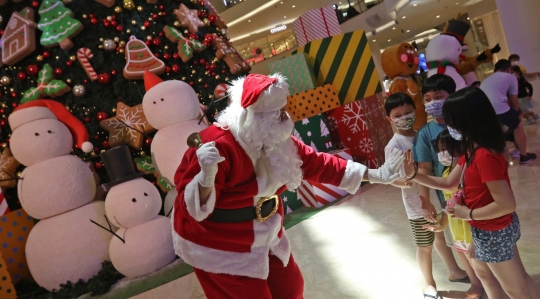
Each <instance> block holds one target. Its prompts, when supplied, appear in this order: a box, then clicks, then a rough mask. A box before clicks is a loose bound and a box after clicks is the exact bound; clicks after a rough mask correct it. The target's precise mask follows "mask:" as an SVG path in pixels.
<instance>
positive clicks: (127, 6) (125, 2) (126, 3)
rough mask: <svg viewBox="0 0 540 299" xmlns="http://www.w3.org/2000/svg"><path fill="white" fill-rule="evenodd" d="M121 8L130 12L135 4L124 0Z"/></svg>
mask: <svg viewBox="0 0 540 299" xmlns="http://www.w3.org/2000/svg"><path fill="white" fill-rule="evenodd" d="M123 6H124V8H125V9H129V10H132V9H134V8H135V3H133V0H124V1H123Z"/></svg>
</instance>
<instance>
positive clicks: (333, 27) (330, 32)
mask: <svg viewBox="0 0 540 299" xmlns="http://www.w3.org/2000/svg"><path fill="white" fill-rule="evenodd" d="M293 30H294V35H295V36H296V41H297V42H298V45H299V46H303V45H305V44H307V43H309V42H310V41H314V40H318V39H321V38H325V37H329V36H334V35H338V34H341V27H340V26H339V21H338V18H337V15H336V11H335V10H334V8H333V7H323V8H319V9H313V10H308V11H306V12H305V13H303V14H302V15H301V16H300V17H298V19H296V21H294V22H293Z"/></svg>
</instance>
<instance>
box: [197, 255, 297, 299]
mask: <svg viewBox="0 0 540 299" xmlns="http://www.w3.org/2000/svg"><path fill="white" fill-rule="evenodd" d="M194 270H195V274H196V275H197V278H198V279H199V282H200V283H201V286H202V288H203V290H204V293H205V295H206V297H207V298H208V299H254V298H256V299H302V298H304V295H303V294H304V278H303V277H302V273H301V272H300V268H298V265H297V264H296V262H295V261H294V259H293V256H292V254H291V257H290V258H289V264H287V267H283V262H282V261H281V260H280V259H278V258H277V257H275V256H274V255H270V273H269V274H268V278H267V279H266V280H264V279H257V278H252V277H247V276H238V275H228V274H215V273H210V272H206V271H203V270H201V269H197V268H194Z"/></svg>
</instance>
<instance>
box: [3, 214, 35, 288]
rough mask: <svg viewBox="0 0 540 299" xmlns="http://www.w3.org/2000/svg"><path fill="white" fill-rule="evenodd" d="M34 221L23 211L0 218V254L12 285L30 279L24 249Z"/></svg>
mask: <svg viewBox="0 0 540 299" xmlns="http://www.w3.org/2000/svg"><path fill="white" fill-rule="evenodd" d="M33 227H34V219H32V217H30V216H29V215H28V214H26V212H25V211H24V210H23V209H18V210H15V211H13V212H11V213H9V214H6V215H4V216H2V217H0V253H2V256H3V258H4V260H5V261H6V266H7V271H8V272H9V274H10V275H11V280H12V282H13V283H17V282H18V281H19V280H20V279H21V278H31V277H32V276H31V275H30V270H29V269H28V265H27V263H26V257H25V254H24V248H25V247H26V240H27V239H28V235H29V234H30V230H32V228H33Z"/></svg>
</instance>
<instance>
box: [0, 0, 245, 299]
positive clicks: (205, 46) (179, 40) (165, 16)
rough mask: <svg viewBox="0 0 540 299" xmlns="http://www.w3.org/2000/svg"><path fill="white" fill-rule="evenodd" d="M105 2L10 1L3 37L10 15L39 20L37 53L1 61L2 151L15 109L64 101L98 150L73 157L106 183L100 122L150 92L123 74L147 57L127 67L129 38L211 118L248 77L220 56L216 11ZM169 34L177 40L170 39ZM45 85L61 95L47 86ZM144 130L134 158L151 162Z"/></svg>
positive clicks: (175, 2) (2, 17)
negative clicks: (190, 15)
mask: <svg viewBox="0 0 540 299" xmlns="http://www.w3.org/2000/svg"><path fill="white" fill-rule="evenodd" d="M100 2H103V1H91V0H84V1H83V0H63V1H61V0H33V1H32V0H22V1H17V3H15V1H7V2H6V3H5V4H4V5H3V6H1V7H0V38H2V36H3V35H4V32H6V31H7V30H8V28H7V27H8V21H9V19H10V17H11V15H12V14H13V13H14V12H18V11H21V10H23V9H24V8H25V7H30V8H32V9H33V10H34V11H35V12H37V13H36V14H35V19H34V22H36V23H38V30H36V31H35V33H36V37H35V42H36V49H35V51H34V52H32V53H31V54H29V55H26V54H25V55H26V56H25V57H24V58H23V59H21V60H20V61H19V62H18V63H17V64H15V65H12V66H8V65H3V66H2V63H0V145H1V148H0V151H2V152H3V151H4V150H6V149H8V148H9V140H10V136H11V129H10V126H9V123H8V118H9V116H10V114H11V113H12V111H13V110H14V109H15V108H16V107H18V106H19V105H20V104H22V103H23V102H25V101H31V100H33V98H34V96H35V95H36V94H39V97H38V98H52V99H53V100H55V101H58V102H61V103H62V104H64V105H65V106H66V107H67V108H68V109H69V110H70V111H71V112H72V113H73V114H74V115H75V116H76V117H77V118H78V119H80V120H81V121H82V122H83V123H84V124H85V125H86V128H87V130H88V133H89V136H90V142H92V143H93V146H94V150H93V151H92V152H91V153H89V154H85V153H83V152H82V151H81V150H79V149H75V150H74V151H73V153H74V154H76V155H78V156H79V157H81V158H82V159H83V160H85V161H88V162H90V163H91V164H92V165H93V166H94V168H95V170H96V172H97V174H98V175H99V176H100V178H101V181H102V182H108V181H109V178H108V176H107V172H106V171H105V168H104V167H103V162H102V160H101V159H100V153H102V152H103V151H105V150H107V149H109V148H110V145H109V132H107V131H106V130H105V129H103V128H102V127H101V126H100V122H101V121H103V120H106V119H109V118H111V117H115V115H116V112H117V111H116V109H117V106H118V103H119V102H120V103H121V104H125V105H127V106H129V107H135V106H137V105H140V104H141V102H142V98H143V95H144V93H145V88H144V82H143V81H142V79H139V78H129V79H127V78H126V77H125V68H126V66H137V65H138V64H137V63H138V62H140V61H142V60H144V58H139V57H131V58H130V59H131V64H129V63H128V59H127V58H128V56H126V54H130V53H131V54H133V53H134V52H133V51H135V50H136V49H134V48H128V47H126V46H127V44H128V43H129V42H130V38H131V37H133V39H136V40H138V42H140V43H142V45H143V46H146V47H145V49H143V50H141V53H142V54H143V55H148V56H149V59H151V61H152V62H154V61H159V62H162V63H163V69H162V72H159V71H153V72H154V73H156V74H159V76H160V78H161V79H163V80H182V81H184V82H186V83H188V84H189V85H190V86H191V87H193V89H194V90H195V92H196V93H197V96H198V98H199V101H200V103H201V104H202V105H205V106H207V107H208V109H209V111H208V113H207V116H208V118H209V119H210V121H213V120H214V116H215V114H216V113H218V112H219V111H220V110H222V109H224V108H225V106H226V104H227V101H226V100H222V101H219V102H217V101H216V102H212V101H213V100H214V88H215V87H216V86H217V85H218V84H223V83H228V82H229V81H230V80H233V79H235V78H236V77H237V76H238V75H242V74H238V75H232V74H231V72H230V69H229V66H228V65H227V64H226V63H225V62H224V61H222V60H220V59H218V58H217V57H216V55H215V53H216V50H215V49H214V47H213V45H214V39H216V38H223V39H228V37H227V35H226V29H224V28H223V25H222V24H221V23H220V21H219V20H220V18H219V16H216V15H215V13H214V14H212V13H211V12H210V10H209V9H207V8H206V7H205V3H204V1H202V0H193V1H189V0H160V1H157V3H154V4H151V3H148V2H156V1H143V0H137V1H135V2H133V0H123V1H116V2H115V4H116V5H112V6H110V7H107V6H105V5H103V4H100ZM181 4H183V5H185V6H186V7H187V8H188V9H190V10H192V11H195V12H196V17H198V18H199V19H200V20H201V22H202V23H203V24H204V26H201V27H197V28H198V31H197V32H195V33H194V32H190V30H189V29H188V28H189V27H184V26H183V24H182V22H180V20H178V17H177V15H176V14H174V13H173V12H174V11H175V10H178V9H179V7H180V5H181ZM38 14H39V15H38ZM191 27H193V26H191ZM192 29H193V28H192ZM167 33H169V34H171V33H172V34H174V38H168V37H167ZM70 44H72V47H70ZM136 46H137V45H136ZM188 48H189V49H188ZM0 50H3V49H0ZM141 64H142V63H141ZM159 64H160V63H156V65H159ZM123 74H124V75H123ZM62 84H64V85H65V87H64V85H62ZM46 85H54V86H55V88H56V87H58V88H57V89H58V91H62V92H55V90H56V89H55V90H52V89H46V88H45V87H44V86H46ZM60 85H62V86H60ZM60 87H62V88H60ZM211 102H212V105H210V103H211ZM143 133H144V134H143V135H144V137H143V140H144V142H142V146H140V148H131V149H130V150H131V153H132V157H133V158H134V159H135V158H145V159H147V160H148V161H147V162H148V163H151V158H150V157H149V156H150V145H151V143H152V137H153V134H154V133H149V132H146V131H144V130H143ZM1 166H2V165H0V167H1ZM23 168H24V166H18V168H17V169H16V174H15V175H14V176H10V177H12V178H11V179H12V180H15V181H16V180H17V175H20V173H21V171H22V170H23ZM145 178H146V179H148V180H150V181H152V182H153V183H154V184H156V186H159V184H160V182H162V181H163V180H162V179H161V178H159V177H156V176H154V174H153V173H148V174H147V175H145ZM4 193H5V198H6V201H7V204H8V206H9V209H10V210H11V211H14V210H17V209H19V208H21V205H20V203H19V200H18V197H17V189H16V188H10V189H5V190H4ZM162 195H163V196H165V194H162ZM104 276H107V277H109V276H110V275H105V274H104ZM29 297H33V298H37V297H38V296H37V295H36V296H33V295H30V296H29ZM29 297H28V296H26V298H29ZM22 298H25V296H22Z"/></svg>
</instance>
